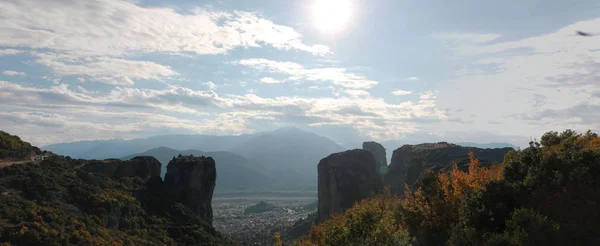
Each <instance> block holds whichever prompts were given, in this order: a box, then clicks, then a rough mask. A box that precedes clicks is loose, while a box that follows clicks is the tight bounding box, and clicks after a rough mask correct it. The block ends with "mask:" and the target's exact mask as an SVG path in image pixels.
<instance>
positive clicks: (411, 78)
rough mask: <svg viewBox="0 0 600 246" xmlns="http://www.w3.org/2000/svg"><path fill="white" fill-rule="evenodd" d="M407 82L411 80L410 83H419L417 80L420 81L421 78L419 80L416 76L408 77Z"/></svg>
mask: <svg viewBox="0 0 600 246" xmlns="http://www.w3.org/2000/svg"><path fill="white" fill-rule="evenodd" d="M406 80H409V81H417V80H420V78H419V77H414V76H413V77H408V78H406Z"/></svg>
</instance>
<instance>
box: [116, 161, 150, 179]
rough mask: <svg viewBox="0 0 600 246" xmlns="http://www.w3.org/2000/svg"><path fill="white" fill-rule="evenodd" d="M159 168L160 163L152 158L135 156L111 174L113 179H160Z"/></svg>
mask: <svg viewBox="0 0 600 246" xmlns="http://www.w3.org/2000/svg"><path fill="white" fill-rule="evenodd" d="M160 167H161V164H160V162H159V161H158V160H157V159H156V158H154V157H152V156H136V157H133V158H132V159H131V160H129V161H124V162H122V163H121V165H119V166H118V167H117V169H116V170H115V172H114V173H113V177H114V178H120V177H140V178H150V177H155V176H157V177H160Z"/></svg>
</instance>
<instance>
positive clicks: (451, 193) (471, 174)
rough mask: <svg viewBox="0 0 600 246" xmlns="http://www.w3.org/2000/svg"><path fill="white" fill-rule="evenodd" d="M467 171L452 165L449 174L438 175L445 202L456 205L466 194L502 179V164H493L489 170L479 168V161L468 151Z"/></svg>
mask: <svg viewBox="0 0 600 246" xmlns="http://www.w3.org/2000/svg"><path fill="white" fill-rule="evenodd" d="M469 160H470V162H469V170H468V172H463V171H461V170H459V169H458V166H457V165H456V164H454V165H453V166H452V170H451V171H450V172H449V173H440V174H438V178H439V180H440V183H441V185H442V192H443V193H444V196H445V198H446V200H447V201H449V202H450V203H451V204H452V205H458V204H457V203H458V202H460V200H461V199H462V197H463V195H464V194H465V193H466V192H471V191H473V190H476V189H483V187H484V186H485V184H486V183H488V182H490V181H492V180H499V179H501V178H502V169H503V168H504V166H503V164H500V165H497V164H494V165H492V166H490V167H489V168H486V167H481V166H479V160H477V158H475V156H474V154H473V152H472V151H469Z"/></svg>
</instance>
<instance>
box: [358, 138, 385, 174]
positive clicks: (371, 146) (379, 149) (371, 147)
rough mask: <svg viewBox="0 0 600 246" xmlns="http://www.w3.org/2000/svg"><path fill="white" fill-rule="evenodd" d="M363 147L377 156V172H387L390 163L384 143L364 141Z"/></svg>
mask: <svg viewBox="0 0 600 246" xmlns="http://www.w3.org/2000/svg"><path fill="white" fill-rule="evenodd" d="M362 148H363V149H364V150H368V151H369V152H371V154H373V157H375V163H377V173H379V175H384V174H386V173H387V169H388V163H387V158H386V154H385V148H384V147H383V145H381V144H379V143H377V142H364V143H363V144H362Z"/></svg>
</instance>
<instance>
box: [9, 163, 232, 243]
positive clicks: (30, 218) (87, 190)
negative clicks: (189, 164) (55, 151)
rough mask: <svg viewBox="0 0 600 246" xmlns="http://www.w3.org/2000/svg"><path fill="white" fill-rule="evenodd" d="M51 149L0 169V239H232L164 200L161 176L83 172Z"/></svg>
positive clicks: (15, 240)
mask: <svg viewBox="0 0 600 246" xmlns="http://www.w3.org/2000/svg"><path fill="white" fill-rule="evenodd" d="M86 162H87V161H84V160H72V159H71V158H68V157H67V158H63V157H58V156H54V157H51V158H49V159H47V160H44V161H42V162H41V163H39V164H38V163H28V164H23V165H12V166H8V167H5V168H3V169H0V242H5V243H9V245H235V244H236V243H235V242H233V241H232V240H230V239H229V238H227V237H225V236H223V235H221V234H219V233H218V232H216V231H215V230H214V229H213V228H212V227H210V226H209V225H207V224H205V223H204V222H203V221H201V220H200V219H199V217H198V216H197V215H196V214H194V213H193V212H192V211H191V210H190V209H189V208H187V207H186V206H183V205H181V204H179V203H173V202H169V201H170V199H168V197H165V195H164V194H165V193H164V192H163V191H162V188H161V187H162V186H161V184H162V180H160V178H158V177H156V178H151V179H149V180H143V179H141V178H138V177H136V178H121V179H119V180H114V179H111V178H108V177H106V176H104V175H101V174H93V173H88V172H85V171H83V170H82V169H81V168H80V167H81V166H82V165H84V164H85V163H86Z"/></svg>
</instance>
